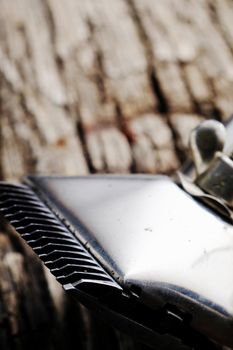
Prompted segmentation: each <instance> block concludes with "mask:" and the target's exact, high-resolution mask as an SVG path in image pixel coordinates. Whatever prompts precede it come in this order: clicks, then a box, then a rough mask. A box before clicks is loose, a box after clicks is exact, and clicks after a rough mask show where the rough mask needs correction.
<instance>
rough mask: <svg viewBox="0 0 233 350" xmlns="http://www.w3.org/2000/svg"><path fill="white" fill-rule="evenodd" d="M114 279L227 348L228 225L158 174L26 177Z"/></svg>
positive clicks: (231, 311) (232, 263) (232, 296)
mask: <svg viewBox="0 0 233 350" xmlns="http://www.w3.org/2000/svg"><path fill="white" fill-rule="evenodd" d="M28 183H29V184H30V185H31V186H33V187H34V188H35V190H39V195H40V196H41V198H42V199H43V200H44V201H45V202H47V203H48V205H49V206H50V207H51V208H52V209H53V210H54V211H55V213H56V214H57V215H58V216H59V217H60V218H63V219H65V221H66V222H67V223H69V225H70V227H71V230H73V231H74V232H75V233H76V235H77V237H78V238H79V240H80V241H81V242H82V243H83V244H85V246H86V247H87V248H88V249H90V252H91V253H92V254H93V255H94V256H95V257H96V259H97V260H98V261H99V262H100V263H101V264H102V265H103V266H104V267H105V268H106V269H107V270H108V272H109V273H110V274H111V275H112V276H113V277H114V279H115V280H117V281H119V283H120V284H121V285H122V287H123V288H126V289H128V290H132V291H133V292H135V293H136V294H138V295H139V298H140V300H141V302H142V303H143V304H146V305H148V306H149V307H150V308H154V309H157V308H158V307H160V306H162V305H166V304H171V305H175V306H176V307H178V308H179V309H180V310H182V312H184V313H185V314H187V315H190V316H191V325H192V326H193V327H195V328H196V329H197V330H199V331H201V332H202V333H204V334H205V335H207V336H209V337H211V338H212V339H214V340H216V341H218V342H220V343H221V344H225V345H228V346H232V347H233V336H232V334H233V273H232V270H233V226H232V225H231V224H230V223H228V222H227V221H225V220H224V219H222V218H221V217H219V216H218V215H216V213H214V212H212V211H211V210H209V209H207V208H206V207H204V206H203V205H202V204H200V203H198V202H196V201H195V200H194V199H193V198H192V197H191V196H189V195H188V194H186V193H185V192H184V191H183V190H182V189H180V188H179V187H178V186H177V185H176V184H175V183H173V182H172V181H171V180H169V179H168V178H167V177H162V176H91V177H73V178H67V177H66V178H62V177H30V179H29V180H28Z"/></svg>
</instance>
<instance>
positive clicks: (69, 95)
mask: <svg viewBox="0 0 233 350" xmlns="http://www.w3.org/2000/svg"><path fill="white" fill-rule="evenodd" d="M232 23H233V1H231V0H163V1H159V0H154V1H151V0H66V1H63V0H0V157H1V162H0V177H1V179H7V180H19V179H20V178H21V177H22V176H23V175H25V174H28V173H43V174H65V175H80V174H88V173H93V172H102V173H105V172H118V173H124V172H149V173H167V174H170V173H172V172H173V171H174V170H176V169H177V168H178V167H179V166H180V164H181V163H182V162H183V161H184V160H185V158H186V157H187V145H188V134H189V131H190V130H191V129H192V128H193V127H195V126H196V125H197V124H198V123H199V122H200V121H201V120H202V119H203V118H209V117H214V118H217V119H221V120H226V119H227V117H228V116H229V115H230V113H232V111H233V26H232ZM2 226H3V228H2V233H1V234H0V257H1V261H0V276H1V278H0V348H1V349H7V350H8V349H15V348H16V349H27V348H28V349H30V345H29V344H32V342H33V344H35V345H34V348H38V349H41V348H43V349H51V350H52V349H55V348H56V349H70V348H71V346H72V342H73V340H74V339H76V340H77V343H78V344H79V346H78V347H77V348H85V349H97V348H101V349H104V348H106V349H107V348H108V349H109V348H111V349H123V350H124V349H126V348H127V349H136V348H137V347H139V348H142V347H140V346H139V345H136V344H135V343H134V341H133V340H132V339H131V338H128V337H126V336H124V335H122V334H121V333H119V332H116V331H114V330H111V329H110V328H108V327H107V326H106V325H104V324H102V323H100V322H98V321H96V320H94V319H93V318H92V316H91V315H90V314H89V313H88V312H87V311H84V309H83V308H82V307H81V306H77V307H74V305H73V303H72V301H70V300H69V299H67V298H66V296H65V295H64V293H63V291H62V290H61V288H60V287H59V286H58V284H57V283H56V282H55V281H54V280H53V278H51V276H50V275H49V274H48V273H47V272H45V270H44V269H43V267H42V266H41V264H40V262H39V261H38V260H37V259H36V258H35V256H34V254H33V253H32V252H31V251H30V250H29V249H27V248H26V247H25V245H24V243H23V242H22V241H21V240H19V239H18V237H17V235H16V234H15V233H14V232H12V231H11V230H10V229H9V228H6V226H5V224H4V223H2ZM90 334H91V335H92V336H91V337H90ZM106 334H107V335H106Z"/></svg>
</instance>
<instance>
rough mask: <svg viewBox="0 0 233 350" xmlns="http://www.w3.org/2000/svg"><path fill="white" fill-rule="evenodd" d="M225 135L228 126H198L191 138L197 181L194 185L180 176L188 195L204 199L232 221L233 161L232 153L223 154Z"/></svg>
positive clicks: (217, 123) (216, 124)
mask: <svg viewBox="0 0 233 350" xmlns="http://www.w3.org/2000/svg"><path fill="white" fill-rule="evenodd" d="M225 134H226V132H225V128H224V126H223V125H222V124H221V123H219V122H217V121H214V120H208V121H205V122H203V123H202V124H201V125H200V126H198V127H197V128H196V129H195V130H194V131H193V132H192V133H191V136H190V145H191V152H192V155H193V160H194V164H195V168H196V174H197V176H196V179H195V180H194V182H192V181H191V180H190V179H189V178H188V177H187V176H185V175H184V174H181V173H179V180H180V182H181V184H182V186H183V188H184V189H185V190H186V191H187V192H188V193H190V194H191V195H193V196H195V197H198V198H200V199H203V200H204V201H205V202H206V203H208V204H209V205H211V206H212V207H214V208H215V209H216V210H218V211H219V212H220V213H221V214H223V215H225V216H227V217H228V218H229V219H231V220H232V219H233V212H232V209H233V160H232V150H231V152H230V154H229V155H226V154H224V153H223V152H222V151H223V149H224V144H225Z"/></svg>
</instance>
